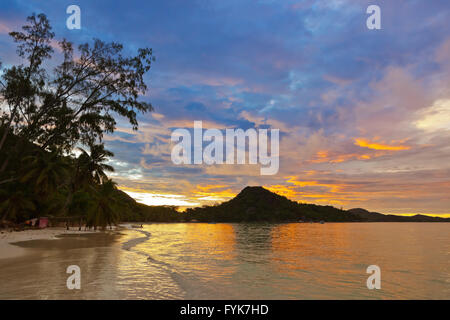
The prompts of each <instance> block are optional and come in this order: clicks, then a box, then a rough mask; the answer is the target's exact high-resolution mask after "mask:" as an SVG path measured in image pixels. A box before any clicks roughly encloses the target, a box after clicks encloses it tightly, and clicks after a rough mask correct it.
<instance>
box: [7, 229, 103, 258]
mask: <svg viewBox="0 0 450 320" xmlns="http://www.w3.org/2000/svg"><path fill="white" fill-rule="evenodd" d="M96 232H100V231H98V230H97V231H94V230H90V231H89V230H88V231H84V230H82V231H79V230H78V227H74V228H70V229H69V230H67V229H66V228H65V227H54V228H46V229H35V230H24V231H8V230H2V231H0V259H7V258H16V257H20V256H23V255H25V254H26V253H27V252H28V251H29V249H27V248H24V247H22V246H17V245H14V243H16V242H23V241H30V240H55V241H58V240H61V236H64V235H77V234H79V235H84V234H89V233H96Z"/></svg>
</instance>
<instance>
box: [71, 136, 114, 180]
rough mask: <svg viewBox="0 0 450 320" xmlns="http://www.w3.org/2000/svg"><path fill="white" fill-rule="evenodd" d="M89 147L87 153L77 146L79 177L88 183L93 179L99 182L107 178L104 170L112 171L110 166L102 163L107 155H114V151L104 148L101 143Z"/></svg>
mask: <svg viewBox="0 0 450 320" xmlns="http://www.w3.org/2000/svg"><path fill="white" fill-rule="evenodd" d="M89 149H90V150H89V151H90V152H89V153H88V152H86V151H85V150H84V149H82V148H79V150H80V151H81V154H80V156H79V157H78V167H79V170H78V171H79V173H80V178H81V180H84V181H85V182H88V183H89V182H91V181H93V182H95V183H97V184H101V183H102V182H103V181H105V180H108V177H107V175H106V173H105V171H110V172H114V168H113V167H112V166H110V165H107V164H105V163H104V162H105V161H107V160H108V158H109V157H112V156H114V153H112V152H111V151H108V150H106V149H105V146H104V145H103V144H93V145H90V146H89ZM86 180H88V181H86Z"/></svg>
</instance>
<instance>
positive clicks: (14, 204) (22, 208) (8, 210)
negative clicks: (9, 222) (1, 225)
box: [0, 186, 36, 221]
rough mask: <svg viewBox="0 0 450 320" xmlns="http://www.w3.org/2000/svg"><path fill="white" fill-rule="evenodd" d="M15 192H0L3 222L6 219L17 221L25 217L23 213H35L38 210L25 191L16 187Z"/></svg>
mask: <svg viewBox="0 0 450 320" xmlns="http://www.w3.org/2000/svg"><path fill="white" fill-rule="evenodd" d="M14 189H15V190H14V191H13V190H5V189H2V190H0V200H1V201H0V214H2V219H1V221H5V220H6V219H13V220H15V219H16V218H18V217H23V213H26V212H30V211H34V210H35V209H36V207H35V205H34V203H33V201H31V200H30V197H29V195H26V194H25V192H24V191H23V190H20V189H19V188H17V186H14Z"/></svg>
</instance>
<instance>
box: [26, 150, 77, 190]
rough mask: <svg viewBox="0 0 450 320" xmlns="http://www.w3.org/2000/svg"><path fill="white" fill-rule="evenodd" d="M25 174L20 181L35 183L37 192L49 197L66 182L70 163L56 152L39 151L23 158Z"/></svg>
mask: <svg viewBox="0 0 450 320" xmlns="http://www.w3.org/2000/svg"><path fill="white" fill-rule="evenodd" d="M23 162H25V163H26V164H25V166H24V168H25V170H26V171H25V170H24V171H25V172H26V173H25V174H23V175H22V177H21V179H20V182H22V183H31V184H33V185H34V188H35V191H36V193H37V194H39V195H41V196H43V197H44V198H48V197H49V196H50V195H53V194H54V193H55V192H56V191H57V190H58V188H59V187H60V186H61V185H62V184H64V183H65V179H66V177H67V176H68V171H69V168H70V167H69V164H68V163H67V161H66V160H65V159H64V158H63V157H61V156H60V155H59V154H57V153H56V152H51V153H49V152H44V151H43V152H39V153H37V154H36V155H33V156H28V157H25V158H24V159H23Z"/></svg>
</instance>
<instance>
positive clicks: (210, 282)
mask: <svg viewBox="0 0 450 320" xmlns="http://www.w3.org/2000/svg"><path fill="white" fill-rule="evenodd" d="M108 237H109V238H108V239H105V238H104V237H103V236H101V235H100V236H99V235H96V236H94V237H92V236H81V237H80V236H78V237H68V238H66V239H63V240H57V241H53V242H52V245H51V247H50V249H49V244H48V241H47V242H45V241H32V242H28V243H23V244H22V245H23V246H28V247H32V248H30V249H29V250H30V251H33V256H27V257H23V258H16V259H8V260H6V259H4V260H0V298H1V299H16V298H25V299H62V298H64V299H71V298H73V299H79V298H85V299H105V298H107V299H123V298H128V299H450V224H447V223H327V224H323V225H321V224H300V223H292V224H203V223H188V224H182V223H180V224H149V225H144V228H143V229H141V230H126V231H123V234H122V235H119V236H108ZM111 237H113V239H112V241H111V239H110V238H111ZM111 242H112V243H111ZM44 248H46V249H44ZM71 264H76V265H79V266H80V268H81V273H82V275H81V283H82V289H81V290H72V291H71V290H68V289H67V288H66V279H67V277H68V276H69V275H68V274H66V268H67V266H68V265H71ZM369 265H377V266H379V267H380V268H381V289H380V290H369V289H367V286H366V280H367V278H368V277H369V274H366V268H367V267H368V266H369Z"/></svg>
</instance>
